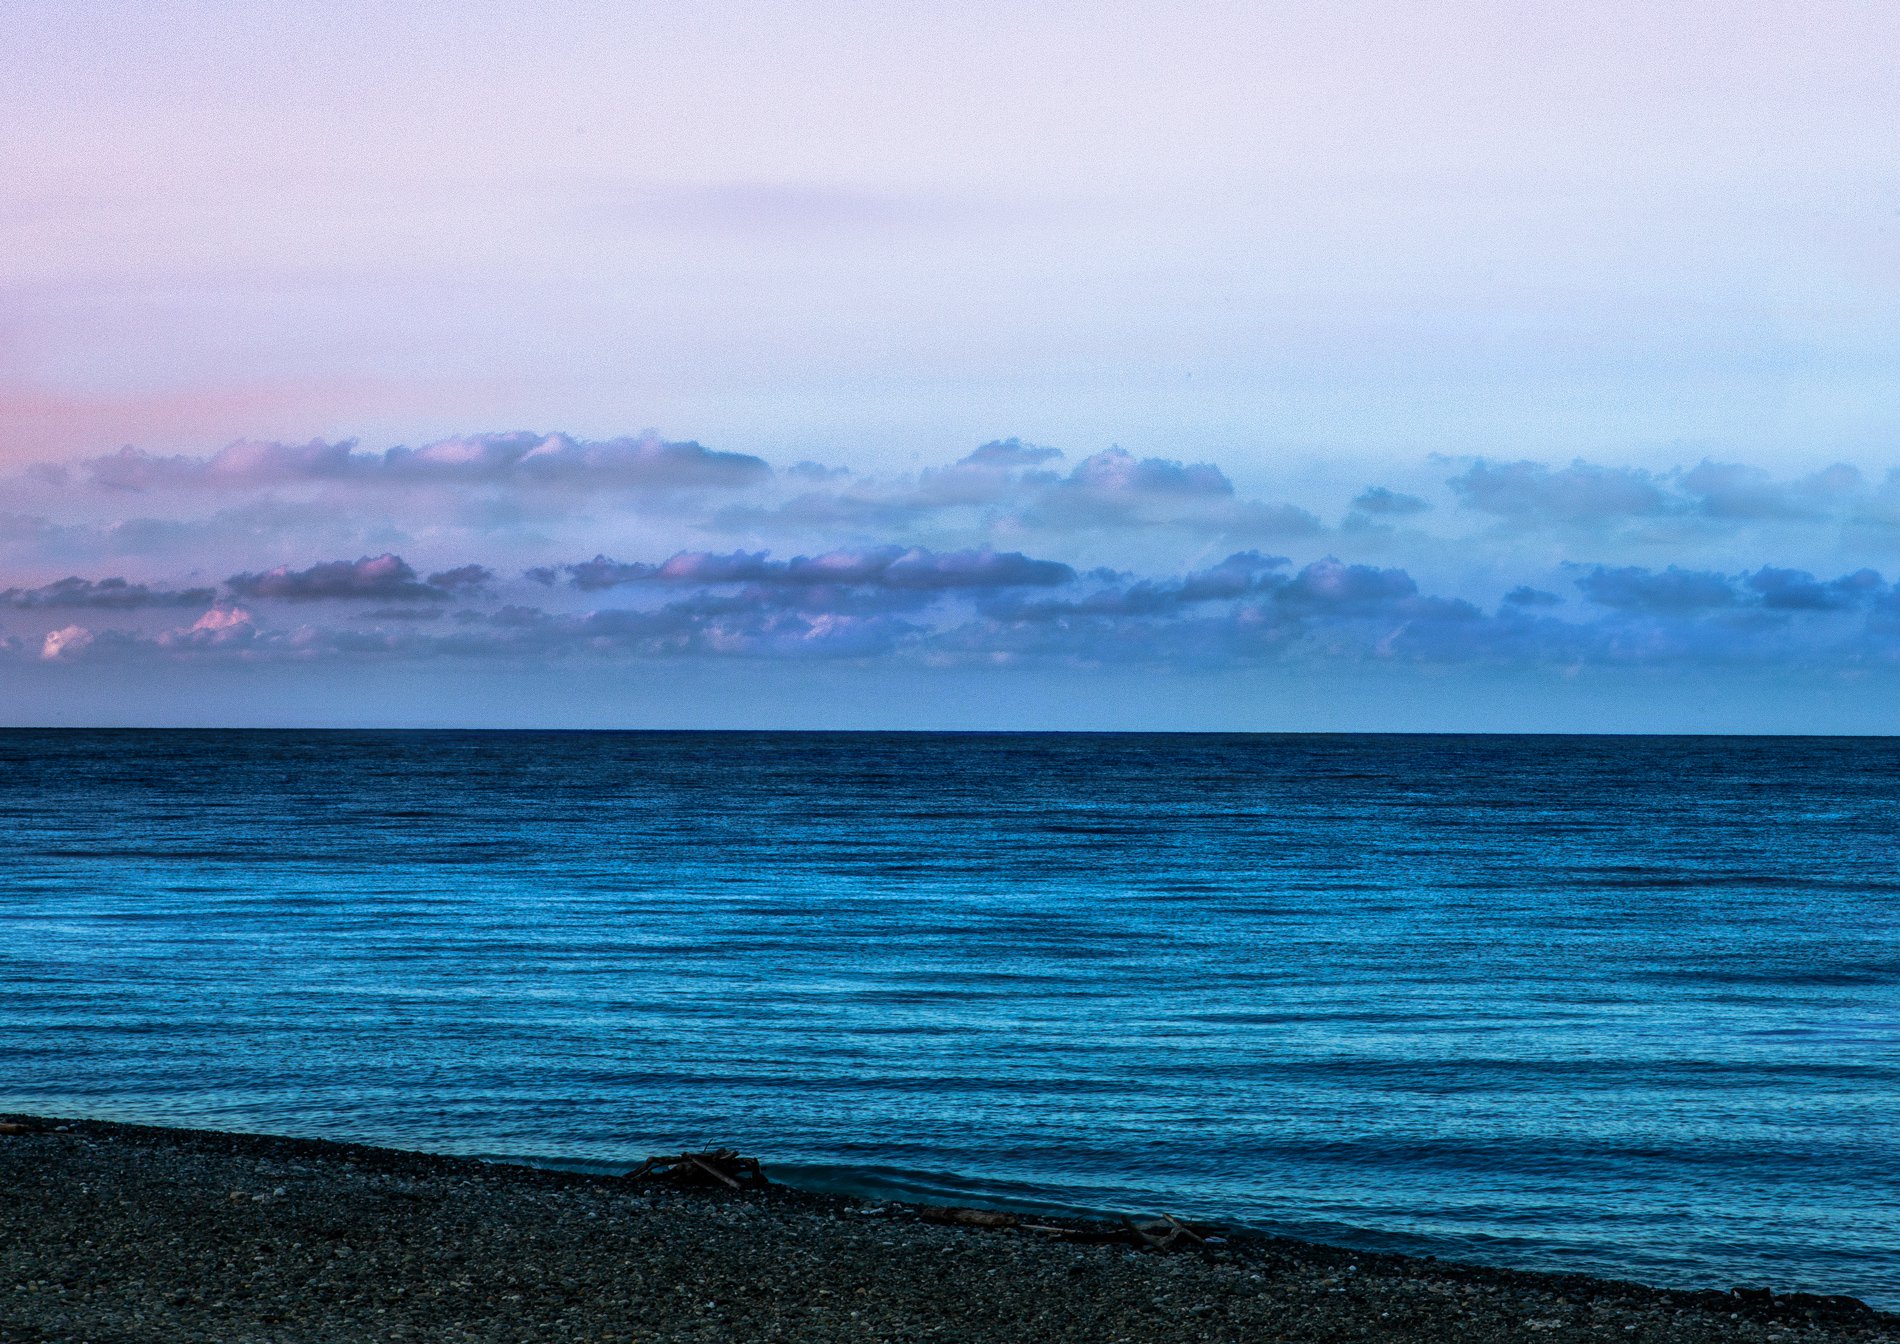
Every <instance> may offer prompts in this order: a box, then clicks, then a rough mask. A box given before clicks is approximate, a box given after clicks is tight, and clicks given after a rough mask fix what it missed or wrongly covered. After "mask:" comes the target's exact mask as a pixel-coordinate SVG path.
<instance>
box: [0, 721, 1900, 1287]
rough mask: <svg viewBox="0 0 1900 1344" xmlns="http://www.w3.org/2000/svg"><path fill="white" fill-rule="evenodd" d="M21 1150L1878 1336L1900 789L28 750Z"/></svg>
mask: <svg viewBox="0 0 1900 1344" xmlns="http://www.w3.org/2000/svg"><path fill="white" fill-rule="evenodd" d="M0 1110H14V1111H27V1112H34V1113H41V1114H53V1115H61V1116H87V1117H97V1118H105V1119H113V1120H126V1121H137V1122H147V1123H155V1124H166V1125H186V1126H196V1127H211V1128H221V1129H234V1130H248V1131H261V1132H269V1133H279V1134H294V1135H303V1136H318V1137H325V1138H333V1139H347V1140H357V1141H363V1142H369V1143H377V1144H386V1145H393V1146H397V1147H405V1148H417V1149H426V1150H431V1151H437V1152H445V1153H456V1154H465V1155H474V1156H479V1157H484V1158H493V1159H501V1160H508V1161H521V1162H531V1163H543V1164H548V1165H551V1166H557V1167H568V1168H576V1169H582V1170H592V1171H606V1172H613V1171H620V1170H624V1169H626V1168H627V1167H629V1166H631V1165H633V1164H634V1163H636V1162H638V1161H639V1160H640V1159H641V1158H642V1157H644V1156H646V1155H648V1154H654V1153H663V1152H672V1151H679V1150H681V1149H683V1148H687V1147H692V1148H699V1147H704V1146H709V1145H727V1146H730V1147H734V1148H737V1149H739V1150H740V1151H742V1152H743V1153H746V1154H748V1155H752V1156H756V1157H758V1158H760V1159H761V1160H762V1161H763V1162H764V1163H765V1165H766V1169H767V1171H768V1172H769V1173H770V1174H772V1175H773V1176H774V1177H776V1178H778V1179H781V1180H784V1181H787V1182H790V1183H792V1184H796V1185H803V1186H808V1187H811V1188H816V1189H823V1190H830V1191H843V1192H849V1193H852V1194H855V1195H859V1196H863V1197H867V1198H899V1199H909V1200H928V1201H934V1202H950V1203H957V1204H981V1205H994V1206H1001V1207H1016V1208H1023V1209H1030V1210H1044V1211H1056V1210H1069V1211H1092V1212H1105V1213H1130V1214H1137V1215H1141V1214H1158V1213H1161V1212H1167V1213H1171V1214H1174V1215H1176V1216H1178V1217H1182V1218H1188V1219H1204V1220H1208V1221H1211V1222H1218V1223H1222V1224H1226V1225H1230V1226H1233V1227H1238V1228H1254V1229H1260V1230H1264V1231H1269V1232H1275V1233H1283V1234H1288V1235H1292V1236H1297V1237H1303V1238H1308V1239H1315V1240H1320V1241H1325V1242H1331V1243H1336V1244H1340V1245H1345V1246H1349V1247H1354V1248H1361V1249H1365V1250H1390V1251H1403V1252H1409V1253H1413V1254H1431V1255H1436V1256H1438V1257H1440V1258H1441V1259H1457V1260H1468V1261H1477V1262H1484V1263H1489V1264H1499V1265H1511V1266H1519V1267H1527V1268H1533V1269H1544V1270H1562V1271H1583V1272H1589V1273H1592V1274H1600V1275H1609V1276H1613V1277H1619V1278H1629V1279H1637V1280H1641V1281H1645V1282H1650V1283H1655V1284H1661V1285H1666V1286H1682V1287H1691V1288H1699V1287H1713V1288H1727V1287H1730V1286H1732V1285H1737V1284H1741V1285H1750V1286H1753V1285H1768V1286H1772V1287H1774V1288H1776V1289H1778V1290H1791V1289H1804V1290H1809V1291H1816V1292H1840V1293H1851V1294H1854V1295H1856V1296H1859V1297H1862V1298H1864V1299H1865V1300H1867V1301H1868V1302H1870V1303H1872V1304H1874V1305H1876V1306H1883V1307H1887V1308H1900V740H1893V739H1849V738H1761V737H1755V738H1739V737H1731V738H1722V737H1683V738H1666V737H1510V736H1386V735H1379V736H1314V735H1285V736H1277V735H1234V736H1222V735H1198V734H1197V735H1155V736H1149V735H1140V734H1105V735H1090V734H1049V735H1040V734H997V735H982V734H935V733H893V734H878V733H837V734H832V733H733V732H727V733H677V732H625V733H619V732H602V733H533V732H264V731H255V732H254V731H228V732H226V731H216V732H199V731H145V730H113V731H90V730H86V731H68V730H44V731H42V730H9V731H4V732H0Z"/></svg>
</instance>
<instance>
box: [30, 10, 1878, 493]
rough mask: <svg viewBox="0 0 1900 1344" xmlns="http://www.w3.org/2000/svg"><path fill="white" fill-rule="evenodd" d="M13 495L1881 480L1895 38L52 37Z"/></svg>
mask: <svg viewBox="0 0 1900 1344" xmlns="http://www.w3.org/2000/svg"><path fill="white" fill-rule="evenodd" d="M0 50H4V51H6V52H7V53H8V56H7V66H8V69H7V78H6V79H5V80H4V81H0V123H4V124H5V125H7V127H8V128H9V129H8V133H7V134H6V135H5V136H4V137H0V181H4V182H6V183H7V187H6V189H5V195H4V198H0V461H12V462H19V461H22V460H27V459H38V458H44V457H49V456H66V455H74V454H80V453H85V452H97V451H101V450H104V449H107V448H111V447H116V446H117V445H118V444H120V443H127V442H131V443H137V444H140V445H141V446H145V447H149V448H152V449H184V448H191V449H196V450H199V451H208V450H210V449H213V448H215V447H216V446H218V445H219V444H221V443H223V442H225V441H228V440H230V439H233V438H237V437H241V436H258V437H283V438H302V437H305V436H308V435H312V434H318V433H323V434H331V435H360V436H362V437H364V438H365V440H366V441H369V442H372V443H378V444H386V443H390V442H396V441H417V440H421V439H426V438H428V437H431V436H433V435H438V434H443V433H449V432H469V431H475V430H484V429H498V428H517V427H526V426H533V427H537V428H544V429H565V430H569V431H574V432H580V433H589V434H612V433H625V432H631V431H636V430H639V429H640V428H642V427H645V426H656V427H658V428H660V429H661V430H663V431H664V432H666V433H669V434H673V435H680V436H693V437H698V438H700V439H702V440H704V441H706V442H709V443H715V444H716V445H717V446H720V447H725V448H732V449H735V450H742V451H754V452H772V453H777V454H790V455H794V456H796V455H816V456H823V457H825V458H826V459H827V460H840V461H847V462H851V463H853V464H856V465H860V466H878V465H893V464H908V463H910V462H911V461H913V460H914V455H916V454H922V455H924V456H925V457H936V456H940V455H942V454H945V453H948V452H951V451H958V452H960V451H966V450H967V448H968V447H969V446H970V445H971V444H973V443H976V442H980V441H982V440H983V439H985V438H989V437H994V436H997V435H1006V434H1021V435H1023V436H1025V437H1029V438H1032V439H1036V440H1039V441H1044V442H1056V443H1060V444H1063V445H1064V446H1066V447H1068V448H1070V449H1071V450H1072V451H1075V452H1089V451H1094V450H1097V449H1099V448H1102V447H1104V446H1106V445H1107V444H1108V443H1110V442H1121V443H1123V444H1126V445H1128V446H1130V447H1133V448H1136V449H1142V450H1152V451H1158V452H1168V453H1171V454H1175V455H1182V456H1192V455H1195V454H1206V453H1212V452H1216V451H1218V452H1219V453H1220V454H1222V455H1223V458H1224V460H1227V461H1229V462H1232V463H1235V464H1236V466H1235V469H1236V470H1237V471H1239V472H1240V473H1241V474H1242V475H1243V476H1244V475H1245V473H1246V472H1247V471H1248V470H1249V464H1250V463H1253V464H1258V466H1259V469H1260V470H1261V471H1262V472H1263V473H1266V472H1271V471H1273V470H1276V469H1279V468H1276V467H1275V465H1274V464H1275V463H1278V462H1283V461H1284V460H1285V459H1287V458H1289V457H1291V458H1295V459H1298V460H1300V461H1303V462H1310V461H1322V462H1325V461H1341V460H1351V461H1354V462H1363V461H1375V462H1376V461H1379V460H1382V459H1385V458H1401V457H1402V458H1404V459H1406V460H1413V459H1415V458H1416V457H1417V456H1418V455H1419V454H1420V453H1421V452H1424V451H1431V450H1447V451H1455V450H1476V451H1488V452H1493V453H1498V452H1518V453H1528V454H1532V455H1536V456H1540V457H1561V456H1564V455H1566V454H1569V453H1573V452H1589V453H1591V454H1592V455H1595V456H1598V457H1610V458H1626V459H1631V460H1634V459H1636V458H1639V457H1643V456H1645V455H1648V454H1653V453H1654V452H1655V451H1656V450H1657V449H1658V447H1659V446H1668V445H1686V446H1687V451H1688V452H1689V453H1690V454H1692V455H1693V454H1694V453H1697V452H1703V451H1711V452H1716V453H1719V454H1725V455H1728V456H1740V457H1745V458H1749V459H1751V460H1757V461H1763V462H1771V461H1802V462H1805V461H1810V460H1812V461H1815V462H1819V461H1825V460H1831V459H1833V458H1836V457H1841V456H1848V457H1860V458H1863V459H1864V458H1866V457H1867V456H1868V455H1870V454H1872V453H1875V452H1877V451H1880V450H1881V449H1883V448H1884V445H1886V444H1887V443H1889V442H1890V441H1891V439H1892V433H1893V429H1894V427H1895V422H1896V419H1900V403H1897V400H1896V396H1895V393H1894V391H1893V390H1892V389H1893V382H1892V379H1891V376H1890V372H1891V369H1892V368H1893V367H1894V362H1895V361H1894V356H1895V355H1896V354H1897V353H1900V350H1897V349H1896V346H1897V345H1900V342H1896V339H1895V338H1896V334H1897V333H1896V318H1895V314H1896V313H1900V303H1897V302H1896V300H1900V294H1897V293H1896V292H1895V291H1896V287H1897V286H1896V279H1897V277H1896V268H1895V262H1894V245H1895V241H1896V239H1897V238H1900V231H1897V229H1896V226H1900V214H1897V213H1896V212H1897V211H1900V184H1897V183H1896V180H1895V178H1896V169H1895V160H1894V158H1893V155H1892V150H1891V146H1892V145H1893V143H1895V141H1896V138H1897V137H1900V118H1897V117H1896V112H1897V111H1900V9H1896V7H1894V6H1892V5H1890V4H1872V3H1869V4H1855V3H1801V4H1795V3H1780V4H1761V3H1753V4H1750V3H1709V4H1666V5H1658V4H1654V3H1640V4H1639V3H1592V4H1588V5H1565V6H1560V5H1547V4H1496V3H1486V4H1422V3H1414V4H1392V3H1383V4H1359V5H1352V4H1328V5H1323V6H1319V5H1277V6H1275V5H1260V4H1214V3H1204V2H1201V3H1195V2H1189V3H1181V2H1180V0H1171V2H1170V3H1166V4H1150V5H1143V4H1119V5H1118V4H1097V5H1034V4H1021V3H1016V4H1008V5H1001V4H995V5H991V4H960V5H956V6H936V7H924V6H910V5H895V4H891V5H870V4H801V5H796V6H793V5H776V6H768V5H747V4H726V5H712V6H707V5H703V4H693V5H685V4H636V5H629V4H601V5H588V4H556V5H552V6H534V7H524V6H516V5H505V6H504V5H494V4H470V5H456V6H446V5H445V6H436V7H429V8H421V7H413V6H412V7H390V6H383V5H367V4H364V5H355V4H339V3H317V4H312V5H309V6H302V7H295V9H294V11H286V10H283V9H278V8H260V7H257V6H252V5H237V4H205V3H185V4H164V5H153V4H136V5H135V4H103V3H91V4H88V3H66V2H64V0H62V3H58V4H51V3H25V4H19V5H13V6H9V7H8V8H7V10H6V13H5V15H4V16H3V17H0Z"/></svg>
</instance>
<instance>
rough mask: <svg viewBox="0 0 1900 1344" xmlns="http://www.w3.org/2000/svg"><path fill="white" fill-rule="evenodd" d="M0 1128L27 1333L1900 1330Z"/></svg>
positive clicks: (1303, 1250)
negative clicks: (2, 1130)
mask: <svg viewBox="0 0 1900 1344" xmlns="http://www.w3.org/2000/svg"><path fill="white" fill-rule="evenodd" d="M0 1122H8V1124H7V1128H9V1129H11V1128H12V1127H13V1126H18V1127H19V1129H20V1131H21V1132H0V1206H4V1208H5V1211H6V1212H5V1216H4V1217H0V1340H4V1341H6V1344H53V1342H54V1341H81V1340H85V1341H112V1342H114V1344H145V1341H151V1342H152V1344H157V1342H158V1341H161V1340H162V1341H173V1340H178V1341H184V1340H227V1339H229V1340H237V1339H243V1340H260V1341H262V1340H270V1341H312V1342H316V1341H322V1342H324V1344H328V1342H329V1341H345V1340H349V1341H355V1340H361V1339H367V1338H381V1339H389V1338H397V1339H415V1340H425V1339H426V1340H468V1341H488V1340H528V1339H533V1340H536V1341H541V1340H547V1341H563V1340H576V1341H579V1340H603V1339H615V1340H620V1341H625V1340H627V1339H639V1340H642V1341H651V1340H735V1341H737V1340H750V1339H784V1340H833V1339H836V1340H878V1339H883V1340H898V1339H920V1338H944V1339H959V1340H990V1339H995V1340H1004V1339H1011V1340H1020V1339H1049V1340H1068V1339H1074V1340H1102V1341H1107V1340H1124V1341H1129V1342H1130V1344H1134V1342H1135V1341H1148V1340H1157V1341H1158V1340H1168V1341H1170V1342H1171V1344H1182V1342H1183V1341H1195V1340H1209V1341H1212V1340H1236V1341H1238V1340H1243V1339H1245V1340H1284V1341H1289V1342H1292V1341H1306V1340H1311V1341H1316V1342H1317V1341H1320V1340H1367V1341H1381V1340H1393V1341H1397V1340H1441V1339H1442V1340H1446V1341H1451V1340H1459V1341H1466V1340H1469V1341H1473V1342H1474V1344H1483V1342H1484V1341H1490V1340H1518V1339H1548V1340H1608V1339H1617V1340H1639V1341H1641V1340H1657V1341H1703V1340H1708V1341H1714V1340H1757V1339H1759V1340H1762V1341H1773V1340H1788V1339H1799V1340H1808V1341H1817V1342H1820V1341H1834V1340H1892V1341H1900V1314H1892V1313H1885V1312H1879V1311H1875V1310H1872V1309H1870V1308H1868V1307H1866V1306H1865V1305H1864V1304H1861V1303H1858V1302H1856V1301H1855V1300H1854V1299H1852V1298H1847V1297H1838V1296H1837V1297H1830V1296H1818V1295H1813V1294H1779V1293H1773V1292H1771V1291H1768V1290H1762V1289H1744V1290H1743V1291H1741V1292H1740V1293H1736V1292H1718V1291H1713V1290H1700V1291H1695V1290H1680V1289H1675V1290H1672V1289H1661V1288H1652V1287H1647V1286H1644V1285H1640V1284H1634V1283H1626V1282H1621V1281H1617V1280H1611V1279H1601V1278H1594V1277H1590V1276H1586V1275H1580V1274H1557V1273H1545V1272H1537V1271H1529V1270H1512V1269H1500V1268H1493V1267H1489V1266H1483V1265H1473V1264H1465V1263H1459V1262H1453V1261H1441V1260H1436V1259H1418V1258H1414V1257H1409V1256H1404V1255H1398V1254H1392V1253H1374V1252H1361V1251H1352V1250H1347V1249H1344V1248H1340V1247H1332V1246H1324V1245H1320V1244H1317V1243H1311V1242H1303V1241H1297V1240H1294V1239H1291V1238H1285V1237H1276V1236H1272V1235H1268V1234H1264V1233H1256V1232H1248V1231H1241V1230H1225V1229H1219V1230H1218V1232H1219V1236H1218V1237H1217V1238H1216V1239H1215V1241H1214V1242H1213V1243H1212V1244H1198V1240H1197V1239H1191V1238H1187V1237H1177V1238H1174V1239H1173V1240H1172V1244H1171V1247H1170V1249H1168V1250H1165V1251H1163V1250H1157V1249H1153V1248H1143V1249H1137V1248H1136V1247H1137V1245H1141V1244H1142V1243H1140V1242H1135V1244H1127V1243H1128V1241H1131V1240H1133V1239H1132V1238H1127V1239H1124V1240H1107V1241H1105V1242H1103V1244H1090V1243H1089V1242H1088V1241H1085V1240H1080V1239H1076V1240H1071V1239H1065V1238H1061V1237H1057V1236H1055V1235H1052V1234H1050V1233H1048V1232H1043V1231H1038V1230H1034V1229H1032V1228H1026V1227H1016V1226H976V1225H971V1224H970V1223H968V1222H963V1221H958V1220H956V1218H955V1217H954V1216H950V1215H946V1213H945V1211H943V1210H941V1209H937V1208H935V1207H934V1206H928V1205H917V1204H904V1203H896V1202H892V1201H866V1200H861V1199H854V1198H850V1197H847V1196H841V1195H828V1194H820V1193H816V1192H810V1191H803V1190H798V1189H796V1188H793V1187H788V1186H781V1185H776V1184H774V1185H770V1186H768V1187H766V1188H764V1189H761V1190H756V1191H755V1190H744V1191H731V1190H726V1189H723V1188H719V1187H714V1188H708V1189H701V1188H680V1187H675V1186H670V1185H661V1184H654V1183H644V1182H633V1181H629V1180H627V1179H625V1178H623V1177H617V1176H604V1175H593V1174H588V1173H584V1172H574V1171H566V1170H560V1169H555V1168H547V1167H530V1166H519V1165H512V1164H505V1163H497V1162H488V1161H482V1160H479V1159H473V1158H461V1157H448V1156H442V1155H437V1154H431V1153H420V1152H410V1151H406V1150H401V1149H392V1148H378V1147H370V1146H366V1145H360V1144H351V1143H339V1142H333V1141H330V1140H322V1139H299V1138H290V1137H277V1136H269V1135H253V1134H236V1133H228V1132H224V1131H216V1130H197V1129H174V1128H163V1127H156V1126H143V1125H128V1124H119V1123H115V1122H109V1121H93V1120H81V1119H66V1118H58V1117H44V1116H27V1115H18V1114H10V1115H4V1116H0ZM767 1174H768V1175H769V1174H770V1169H769V1167H768V1169H767ZM1057 1221H1059V1222H1061V1223H1062V1224H1064V1225H1073V1226H1074V1227H1076V1228H1077V1229H1078V1230H1079V1231H1081V1232H1082V1233H1084V1234H1085V1235H1087V1234H1088V1233H1089V1229H1091V1228H1093V1229H1095V1230H1097V1231H1099V1232H1100V1233H1101V1234H1102V1237H1104V1238H1106V1237H1109V1236H1110V1235H1111V1234H1112V1235H1113V1236H1115V1237H1120V1236H1121V1232H1120V1230H1119V1229H1117V1228H1116V1227H1115V1226H1114V1225H1112V1224H1106V1223H1099V1224H1085V1223H1083V1222H1081V1221H1080V1220H1075V1219H1062V1220H1057ZM1196 1226H1197V1227H1199V1225H1198V1224H1197V1225H1196ZM1207 1230H1208V1229H1205V1228H1203V1229H1202V1231H1207ZM1097 1240H1100V1239H1097Z"/></svg>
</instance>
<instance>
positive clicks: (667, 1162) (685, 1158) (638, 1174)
mask: <svg viewBox="0 0 1900 1344" xmlns="http://www.w3.org/2000/svg"><path fill="white" fill-rule="evenodd" d="M627 1179H628V1180H630V1181H664V1182H665V1183H666V1184H668V1185H715V1186H718V1185H722V1186H725V1187H726V1188H727V1189H730V1190H756V1189H758V1188H759V1187H761V1186H765V1185H770V1184H771V1182H770V1181H768V1180H766V1179H765V1168H763V1167H761V1166H760V1165H759V1159H758V1158H756V1157H741V1156H739V1154H738V1153H736V1152H734V1151H733V1150H732V1149H730V1148H714V1149H711V1150H709V1151H707V1152H703V1153H675V1154H673V1155H672V1156H670V1157H649V1158H648V1159H647V1160H646V1161H644V1162H642V1163H641V1164H640V1165H639V1166H637V1167H635V1168H634V1169H633V1170H632V1171H630V1172H628V1173H627Z"/></svg>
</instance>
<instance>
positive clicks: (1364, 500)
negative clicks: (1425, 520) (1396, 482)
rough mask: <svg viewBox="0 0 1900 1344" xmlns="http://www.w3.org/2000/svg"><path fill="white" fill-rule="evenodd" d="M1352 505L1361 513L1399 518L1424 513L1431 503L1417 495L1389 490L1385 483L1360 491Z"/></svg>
mask: <svg viewBox="0 0 1900 1344" xmlns="http://www.w3.org/2000/svg"><path fill="white" fill-rule="evenodd" d="M1352 506H1353V507H1354V508H1355V509H1357V510H1359V512H1361V513H1370V514H1374V515H1376V516H1378V517H1382V518H1398V517H1404V516H1405V515H1407V514H1413V513H1424V512H1425V511H1426V510H1427V509H1429V508H1431V505H1429V504H1427V503H1426V502H1425V501H1424V500H1422V499H1420V498H1419V497H1418V496H1417V495H1406V494H1401V493H1399V492H1398V491H1397V490H1389V489H1387V488H1386V487H1385V486H1383V485H1375V486H1371V487H1370V488H1368V489H1366V490H1363V491H1361V492H1360V494H1359V497H1358V498H1357V499H1355V500H1353V502H1352Z"/></svg>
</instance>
